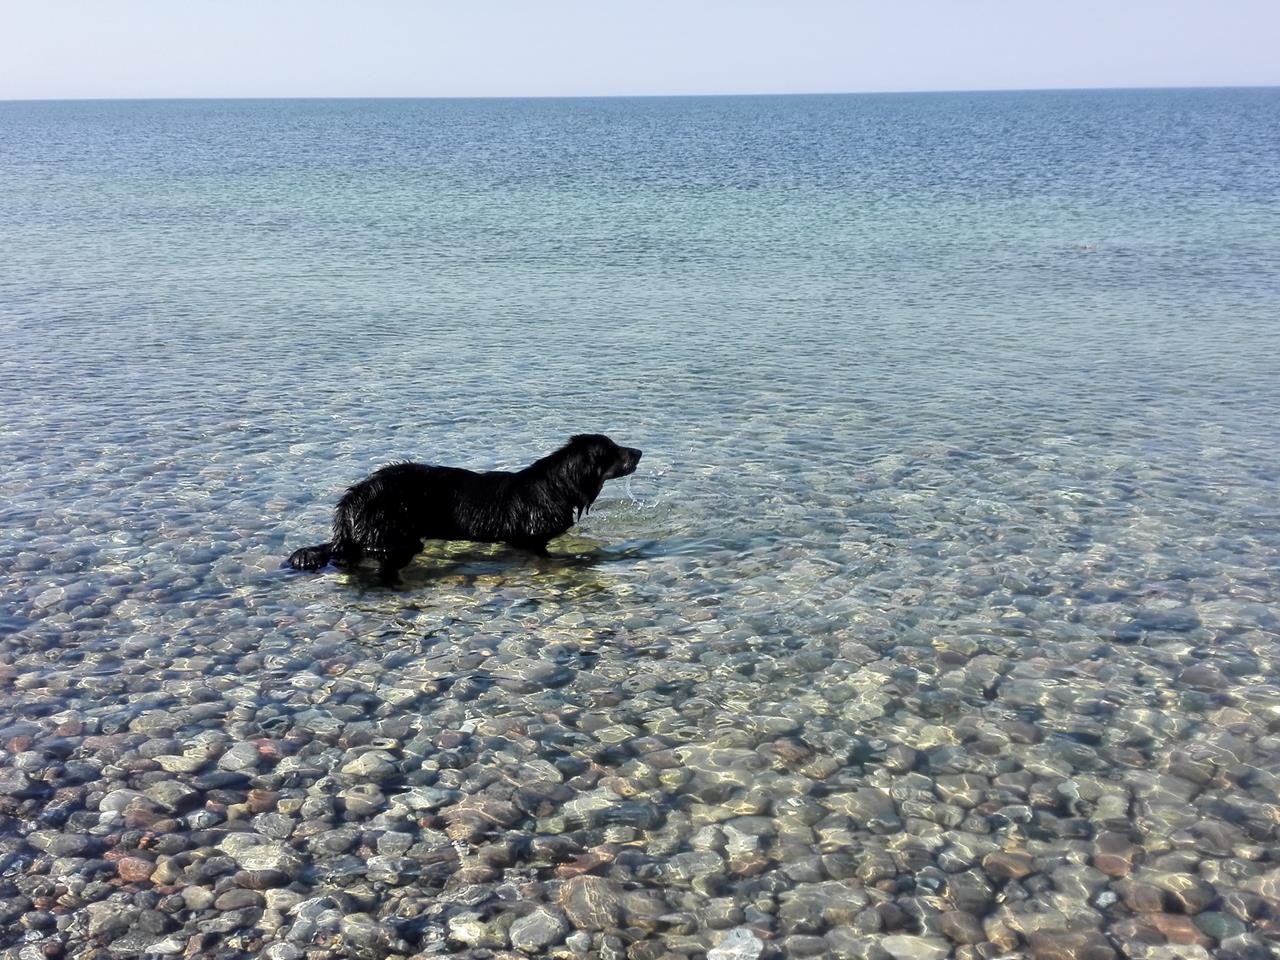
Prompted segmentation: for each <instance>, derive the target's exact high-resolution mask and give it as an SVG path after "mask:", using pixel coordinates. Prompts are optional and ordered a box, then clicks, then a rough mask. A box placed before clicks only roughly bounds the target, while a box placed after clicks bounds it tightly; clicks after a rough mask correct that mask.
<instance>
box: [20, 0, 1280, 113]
mask: <svg viewBox="0 0 1280 960" xmlns="http://www.w3.org/2000/svg"><path fill="white" fill-rule="evenodd" d="M1277 50H1280V0H876V2H863V0H774V2H760V0H633V2H624V0H541V2H539V0H345V2H338V0H0V99H24V98H45V97H262V96H267V97H310V96H344V97H353V96H424V97H434V96H445V97H449V96H556V95H612V94H682V93H803V92H836V91H883V90H955V89H965V90H969V89H1026V88H1042V87H1113V86H1198V85H1223V84H1242V85H1244V84H1248V85H1255V84H1265V85H1271V84H1280V54H1277Z"/></svg>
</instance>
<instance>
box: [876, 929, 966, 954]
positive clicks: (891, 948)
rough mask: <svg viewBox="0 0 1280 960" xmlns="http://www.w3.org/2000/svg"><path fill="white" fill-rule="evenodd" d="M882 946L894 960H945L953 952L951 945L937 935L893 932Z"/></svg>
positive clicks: (882, 942) (881, 943)
mask: <svg viewBox="0 0 1280 960" xmlns="http://www.w3.org/2000/svg"><path fill="white" fill-rule="evenodd" d="M880 946H881V947H882V948H883V949H884V950H885V951H886V952H887V953H888V954H889V955H890V956H891V957H893V958H894V960H945V958H946V957H948V956H949V955H950V954H951V945H950V944H948V943H947V942H946V941H945V940H941V939H937V938H935V937H916V936H909V935H906V934H893V935H892V936H888V937H884V938H883V939H882V940H881V941H880Z"/></svg>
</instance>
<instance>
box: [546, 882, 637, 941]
mask: <svg viewBox="0 0 1280 960" xmlns="http://www.w3.org/2000/svg"><path fill="white" fill-rule="evenodd" d="M622 895H623V890H622V887H620V886H619V885H618V884H616V883H614V882H613V881H610V880H605V879H603V878H601V877H590V876H582V877H574V878H573V879H572V880H567V881H565V884H564V886H563V887H562V888H561V890H560V904H561V906H563V907H564V912H565V914H566V915H567V916H568V918H569V922H570V923H572V924H573V925H574V926H575V927H576V928H578V929H579V930H608V929H611V928H613V927H617V926H619V925H620V924H621V920H622Z"/></svg>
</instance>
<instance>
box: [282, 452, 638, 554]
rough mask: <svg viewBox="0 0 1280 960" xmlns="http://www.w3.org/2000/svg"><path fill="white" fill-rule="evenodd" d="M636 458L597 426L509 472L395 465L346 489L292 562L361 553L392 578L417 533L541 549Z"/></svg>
mask: <svg viewBox="0 0 1280 960" xmlns="http://www.w3.org/2000/svg"><path fill="white" fill-rule="evenodd" d="M639 462H640V451H639V450H637V449H635V448H634V447H620V446H618V445H617V444H616V443H614V442H613V441H612V440H610V439H609V438H608V437H606V436H604V435H603V434H598V433H595V434H578V435H577V436H575V437H572V438H570V440H569V442H568V443H566V444H565V445H564V446H563V447H561V448H560V449H559V450H557V451H556V452H555V453H553V454H550V455H549V456H545V457H543V458H542V459H541V460H538V461H536V462H534V463H532V464H530V465H529V466H527V467H525V468H524V469H523V470H518V471H515V472H510V471H506V470H493V471H490V472H488V473H476V472H474V471H471V470H463V469H461V468H459V467H437V466H432V465H430V464H425V463H393V464H391V465H390V466H386V467H383V468H382V469H381V470H378V471H376V472H375V473H373V474H371V475H370V476H368V477H366V478H365V479H363V480H361V481H360V482H359V483H357V484H355V485H354V486H352V487H350V488H348V490H347V492H346V493H345V494H344V495H343V497H342V499H341V500H339V501H338V507H337V509H336V510H335V511H334V514H333V537H332V539H331V540H329V542H328V543H319V544H316V545H315V546H313V547H303V548H302V549H300V550H295V551H294V552H293V554H292V555H290V557H289V565H290V566H291V567H293V568H294V569H296V570H319V569H320V568H321V567H323V566H324V565H325V564H327V563H329V562H330V561H331V560H332V561H334V562H336V563H339V564H342V565H349V564H353V563H357V562H359V561H360V560H362V559H364V558H366V557H368V558H372V559H375V560H377V561H378V562H379V564H380V566H381V568H382V572H383V575H384V576H386V577H388V578H392V579H393V578H394V577H395V575H396V573H397V572H398V571H399V570H400V569H401V568H402V567H404V566H405V565H407V564H408V563H409V561H411V560H412V559H413V557H414V556H415V555H416V554H417V553H418V552H419V551H420V550H421V549H422V542H423V541H424V540H473V541H477V542H480V543H507V544H510V545H511V546H513V547H519V548H520V549H522V550H529V551H531V552H533V553H536V554H539V555H544V556H545V555H546V552H547V542H548V541H550V540H553V539H555V538H556V537H558V536H560V535H561V534H562V533H564V532H565V531H566V530H568V529H569V528H570V527H571V526H573V524H574V522H575V521H577V520H579V519H581V517H582V514H583V512H584V511H586V510H587V509H588V508H590V506H591V504H592V503H594V502H595V499H596V497H598V496H599V495H600V488H601V487H603V486H604V482H605V481H606V480H611V479H613V478H614V477H623V476H626V475H627V474H629V473H632V472H633V471H634V470H635V468H636V464H637V463H639Z"/></svg>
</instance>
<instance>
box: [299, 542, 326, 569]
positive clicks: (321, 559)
mask: <svg viewBox="0 0 1280 960" xmlns="http://www.w3.org/2000/svg"><path fill="white" fill-rule="evenodd" d="M332 559H333V544H332V543H317V544H316V545H315V546H314V547H302V548H301V549H300V550H295V551H293V553H291V554H289V566H291V567H293V569H295V570H319V569H320V568H321V567H323V566H324V565H325V564H326V563H328V562H329V561H330V560H332Z"/></svg>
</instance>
